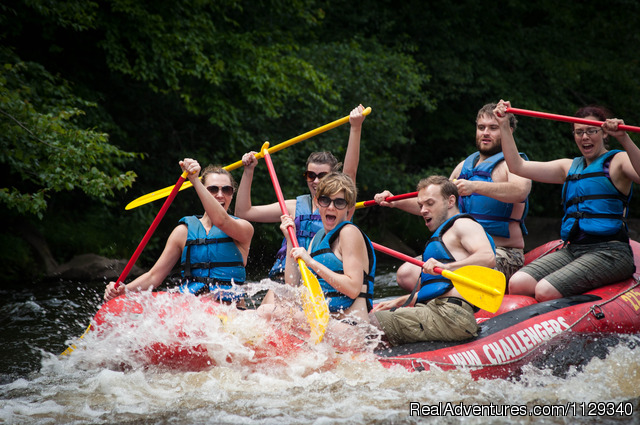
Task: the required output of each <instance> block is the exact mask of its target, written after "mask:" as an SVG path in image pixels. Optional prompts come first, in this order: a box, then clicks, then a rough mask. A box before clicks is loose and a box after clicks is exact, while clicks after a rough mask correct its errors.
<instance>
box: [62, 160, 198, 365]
mask: <svg viewBox="0 0 640 425" xmlns="http://www.w3.org/2000/svg"><path fill="white" fill-rule="evenodd" d="M187 176H188V173H187V172H186V171H185V172H183V173H182V175H181V176H180V178H179V179H178V181H177V182H176V184H175V185H174V186H173V189H172V190H171V193H169V196H168V197H167V199H166V201H164V204H162V208H160V211H159V212H158V214H157V215H156V218H155V219H154V220H153V223H151V226H150V227H149V230H147V233H145V235H144V237H143V238H142V240H141V241H140V243H139V244H138V248H136V250H135V252H134V253H133V255H132V256H131V258H130V259H129V262H128V263H127V265H126V266H125V267H124V270H122V273H120V276H119V277H118V280H116V284H115V287H116V288H118V286H119V285H120V284H121V283H124V281H125V279H126V278H127V276H128V275H129V272H130V271H131V269H132V268H133V266H134V264H135V263H136V261H137V260H138V257H140V254H142V250H144V247H145V246H146V245H147V242H149V239H151V235H153V232H155V230H156V228H157V227H158V225H159V224H160V221H161V220H162V218H163V217H164V215H165V213H166V212H167V210H168V209H169V205H171V202H173V200H174V199H175V197H176V195H177V194H178V191H179V190H180V185H182V183H183V182H184V181H185V180H186V179H187ZM90 328H91V325H89V327H88V328H87V329H86V330H85V331H84V333H83V334H82V336H81V337H80V338H84V336H85V335H86V334H87V333H88V332H89V329H90ZM75 349H76V346H75V345H71V346H69V347H68V348H67V349H66V350H64V351H63V352H62V354H61V355H63V356H65V355H67V354H70V353H71V352H72V351H73V350H75Z"/></svg>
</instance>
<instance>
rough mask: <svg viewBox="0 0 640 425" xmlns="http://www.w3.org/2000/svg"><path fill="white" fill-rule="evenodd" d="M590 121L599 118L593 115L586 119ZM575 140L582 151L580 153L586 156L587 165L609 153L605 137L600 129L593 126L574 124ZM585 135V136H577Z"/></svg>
mask: <svg viewBox="0 0 640 425" xmlns="http://www.w3.org/2000/svg"><path fill="white" fill-rule="evenodd" d="M586 119H588V120H594V121H597V120H598V118H597V117H594V116H592V115H589V116H588V117H586ZM594 130H597V131H596V133H595V134H589V133H588V132H589V131H591V132H593V131H594ZM573 131H574V134H573V138H574V140H575V142H576V145H577V146H578V149H580V153H581V154H582V156H584V159H585V161H586V162H587V164H590V163H591V162H592V161H593V160H594V159H596V158H598V157H599V156H600V155H602V154H603V153H605V152H606V151H607V148H606V146H605V144H604V142H605V135H604V132H603V131H602V129H601V128H600V127H595V126H592V125H585V124H574V125H573ZM576 133H583V134H576Z"/></svg>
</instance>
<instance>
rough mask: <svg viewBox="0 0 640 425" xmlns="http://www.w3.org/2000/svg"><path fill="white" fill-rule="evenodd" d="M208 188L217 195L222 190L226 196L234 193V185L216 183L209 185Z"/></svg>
mask: <svg viewBox="0 0 640 425" xmlns="http://www.w3.org/2000/svg"><path fill="white" fill-rule="evenodd" d="M207 190H208V191H209V193H211V194H212V195H217V194H218V191H220V190H221V191H222V194H223V195H226V196H231V195H233V187H231V186H222V187H220V186H216V185H211V186H207Z"/></svg>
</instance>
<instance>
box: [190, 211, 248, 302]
mask: <svg viewBox="0 0 640 425" xmlns="http://www.w3.org/2000/svg"><path fill="white" fill-rule="evenodd" d="M231 217H233V216H231ZM233 218H234V219H237V217H233ZM180 223H184V224H186V225H187V229H188V234H187V242H186V244H185V246H184V249H183V250H182V257H181V258H180V265H181V267H182V278H183V281H184V282H185V283H183V284H182V285H181V286H180V288H179V289H180V292H183V293H192V294H196V295H200V294H202V293H206V292H213V291H217V292H216V294H219V295H220V300H221V301H237V300H239V299H240V298H242V294H241V293H236V292H235V291H234V290H233V289H232V285H231V284H232V283H234V284H236V285H243V284H244V283H245V279H246V272H245V268H244V261H243V258H242V254H241V253H240V250H239V249H238V247H237V246H236V244H235V242H234V241H233V239H232V238H230V237H229V236H227V234H226V233H224V232H223V231H222V230H220V229H218V228H217V227H216V226H212V227H211V230H209V233H208V234H207V232H206V230H205V228H204V226H203V225H202V223H201V222H200V220H199V217H197V216H188V217H183V218H182V219H180Z"/></svg>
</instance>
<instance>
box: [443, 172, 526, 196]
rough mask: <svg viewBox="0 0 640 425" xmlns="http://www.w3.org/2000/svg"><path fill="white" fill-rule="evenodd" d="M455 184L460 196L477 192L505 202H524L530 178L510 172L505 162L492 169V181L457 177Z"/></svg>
mask: <svg viewBox="0 0 640 425" xmlns="http://www.w3.org/2000/svg"><path fill="white" fill-rule="evenodd" d="M458 174H459V173H458ZM455 184H456V186H457V187H458V193H459V194H460V196H469V195H471V194H472V193H477V194H478V195H484V196H488V197H490V198H493V199H497V200H498V201H501V202H506V203H518V202H524V201H525V200H526V199H527V196H529V192H530V191H531V180H529V179H525V178H523V177H520V176H518V175H516V174H513V173H510V172H509V168H508V167H507V165H506V164H505V163H500V164H499V165H498V167H496V169H495V170H493V182H485V181H469V180H464V179H458V180H456V181H455Z"/></svg>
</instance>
